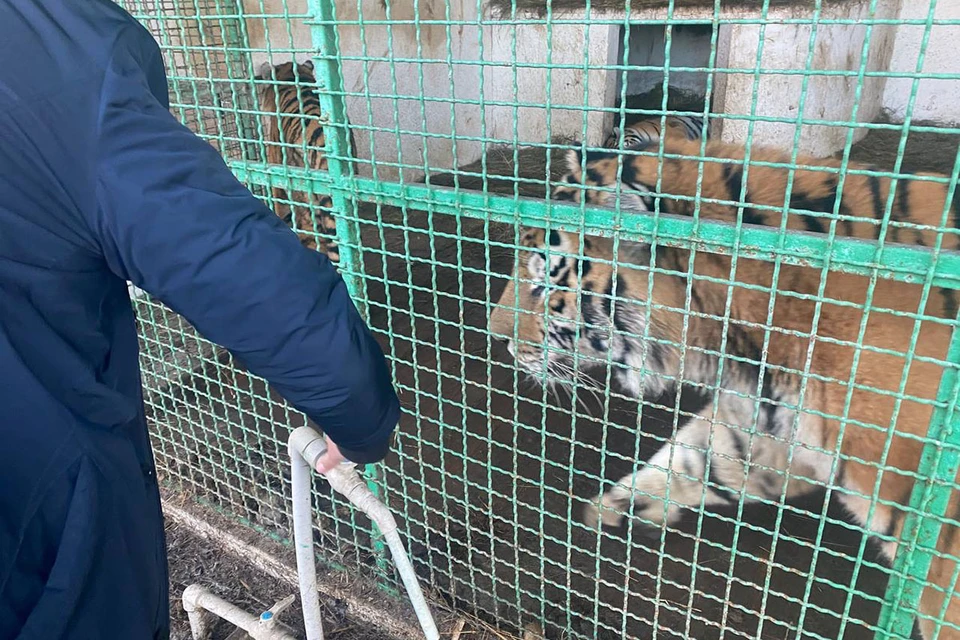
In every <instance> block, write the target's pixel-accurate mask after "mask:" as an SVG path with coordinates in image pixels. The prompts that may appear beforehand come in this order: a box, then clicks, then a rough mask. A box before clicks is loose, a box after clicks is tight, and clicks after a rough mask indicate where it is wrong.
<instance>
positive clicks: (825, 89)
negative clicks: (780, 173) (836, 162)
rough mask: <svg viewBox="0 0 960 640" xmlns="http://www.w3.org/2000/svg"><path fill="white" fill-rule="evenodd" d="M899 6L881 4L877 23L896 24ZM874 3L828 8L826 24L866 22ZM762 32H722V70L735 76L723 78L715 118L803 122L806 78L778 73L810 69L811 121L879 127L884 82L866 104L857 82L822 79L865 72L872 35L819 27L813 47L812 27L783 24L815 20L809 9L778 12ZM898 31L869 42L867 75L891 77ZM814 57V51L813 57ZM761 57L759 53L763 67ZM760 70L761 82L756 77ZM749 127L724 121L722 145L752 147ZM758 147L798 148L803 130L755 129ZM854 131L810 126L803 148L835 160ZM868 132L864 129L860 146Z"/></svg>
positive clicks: (784, 125) (853, 28)
mask: <svg viewBox="0 0 960 640" xmlns="http://www.w3.org/2000/svg"><path fill="white" fill-rule="evenodd" d="M899 2H900V0H880V1H879V2H878V3H877V13H876V17H877V18H893V17H896V15H897V11H898V10H899ZM868 5H869V2H865V1H864V2H848V3H843V4H839V5H828V6H826V7H824V9H823V12H822V14H821V17H822V18H824V19H831V18H833V19H842V20H846V19H850V20H862V19H863V18H865V17H866V16H867V13H868V8H869V7H868ZM770 13H771V15H770V19H772V20H773V21H774V22H772V23H770V24H767V25H766V26H765V28H764V29H763V30H762V36H763V49H762V51H761V50H760V43H761V27H760V25H755V24H733V25H728V26H726V27H725V28H722V29H721V32H720V42H719V50H718V66H723V67H727V68H729V69H734V70H736V71H734V72H732V73H729V74H722V75H719V77H718V91H717V96H716V99H715V100H714V105H713V107H714V111H715V112H717V113H723V114H729V115H734V116H768V117H775V118H778V119H782V120H787V121H789V120H796V119H797V118H798V116H799V115H800V114H799V110H800V102H801V96H803V95H804V93H803V85H804V75H803V74H786V73H777V71H780V70H784V71H791V70H797V69H805V68H807V67H806V61H807V58H808V57H810V65H809V69H810V73H808V74H807V75H806V84H807V86H806V98H805V100H804V102H803V114H802V116H803V119H804V120H808V119H809V120H825V121H831V122H840V123H844V122H872V121H874V120H876V119H877V117H878V116H879V115H880V110H881V105H882V102H881V98H882V96H883V92H884V87H885V83H886V79H885V78H877V77H867V78H864V80H863V90H862V93H861V95H860V99H859V101H857V100H855V98H856V87H857V83H858V80H859V79H858V78H857V77H856V76H851V75H845V76H837V75H834V76H830V75H825V74H820V75H817V72H818V71H827V72H829V71H854V72H859V70H860V67H861V58H862V55H863V50H864V39H865V37H866V34H867V28H866V26H864V25H863V24H818V25H817V29H816V34H815V39H814V41H813V44H812V46H811V30H812V28H813V27H812V25H810V24H789V23H787V24H784V23H777V22H776V20H777V19H781V18H783V19H789V18H809V17H810V10H809V8H802V9H801V8H797V9H791V8H777V9H776V10H771V12H770ZM895 35H896V29H895V28H894V27H889V26H882V25H875V26H874V27H873V30H872V33H871V34H870V41H869V45H868V48H867V62H866V67H865V71H874V70H880V69H886V68H887V66H888V65H889V64H890V57H891V55H892V52H893V43H894V37H895ZM811 50H812V51H811ZM758 52H760V57H759V65H758ZM758 68H759V69H760V73H759V77H758V76H757V74H756V70H757V69H758ZM748 127H749V121H748V120H745V119H740V120H733V119H724V120H723V126H722V137H723V139H724V140H727V141H729V142H742V141H745V140H746V137H747V132H748ZM753 130H754V140H756V141H757V142H761V143H763V144H768V145H772V146H777V147H780V148H784V149H791V148H793V142H794V138H795V135H796V130H797V125H795V124H794V123H792V122H756V123H755V124H754V129H753ZM848 133H849V127H847V126H842V125H811V124H803V125H802V127H801V130H800V141H799V147H800V151H801V152H802V153H809V154H813V155H817V156H826V155H831V154H833V153H835V152H836V151H838V150H839V149H842V148H843V146H844V144H845V143H846V139H847V135H848ZM866 133H867V131H866V130H865V129H857V130H855V134H854V141H857V140H859V139H860V138H862V137H863V136H864V135H866Z"/></svg>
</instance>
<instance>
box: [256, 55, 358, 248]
mask: <svg viewBox="0 0 960 640" xmlns="http://www.w3.org/2000/svg"><path fill="white" fill-rule="evenodd" d="M256 79H257V80H264V81H266V82H265V83H263V84H259V85H258V90H259V97H260V109H261V111H263V112H264V123H263V124H264V130H265V138H266V144H267V162H268V163H270V164H287V165H292V166H297V167H305V168H311V169H319V170H321V171H326V170H327V157H326V154H325V153H324V145H325V144H326V134H325V131H324V128H323V125H322V124H321V121H320V118H321V115H322V114H321V111H320V99H319V98H318V97H317V93H316V91H315V90H314V85H315V83H316V78H315V77H314V73H313V62H312V61H310V60H307V61H306V62H304V63H301V64H296V65H294V63H293V62H285V63H283V64H279V65H277V66H271V65H270V63H269V62H265V63H263V64H262V65H261V66H260V71H259V73H258V74H257V76H256ZM351 140H352V139H351ZM304 149H306V162H304ZM354 149H356V147H355V146H354ZM273 198H274V201H275V202H276V212H277V215H278V216H280V217H281V218H282V219H283V221H284V222H286V223H287V224H292V225H293V226H294V228H295V229H296V230H297V234H298V235H299V237H300V242H301V244H303V245H304V246H306V247H308V248H310V249H314V250H316V249H318V243H317V239H318V237H320V238H322V239H323V249H324V252H325V253H326V255H327V257H328V258H330V261H331V262H332V263H333V264H334V265H337V264H339V262H340V248H339V246H338V245H337V241H336V236H337V228H336V222H335V221H334V219H333V216H332V215H331V210H332V207H333V201H332V200H331V198H330V196H329V195H326V194H323V195H317V194H314V195H313V196H312V197H310V196H308V195H307V194H304V193H299V192H295V193H292V194H288V193H287V192H286V191H285V190H284V189H282V188H280V187H273ZM307 202H312V204H313V207H311V206H308V205H307V204H306V203H307ZM311 209H313V210H316V211H318V216H317V217H318V218H319V223H320V224H319V227H320V228H319V229H317V228H316V224H315V221H314V216H313V215H312V211H311Z"/></svg>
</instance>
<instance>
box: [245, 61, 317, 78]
mask: <svg viewBox="0 0 960 640" xmlns="http://www.w3.org/2000/svg"><path fill="white" fill-rule="evenodd" d="M254 79H255V80H271V81H276V82H297V81H299V82H302V83H306V84H313V83H314V82H316V77H315V76H314V72H313V60H309V59H308V60H307V61H305V62H301V63H299V64H297V65H294V64H293V61H292V60H291V61H290V62H284V63H282V64H278V65H276V66H274V65H272V64H270V63H269V62H264V63H263V64H261V65H260V69H259V70H258V71H257V75H256V76H254Z"/></svg>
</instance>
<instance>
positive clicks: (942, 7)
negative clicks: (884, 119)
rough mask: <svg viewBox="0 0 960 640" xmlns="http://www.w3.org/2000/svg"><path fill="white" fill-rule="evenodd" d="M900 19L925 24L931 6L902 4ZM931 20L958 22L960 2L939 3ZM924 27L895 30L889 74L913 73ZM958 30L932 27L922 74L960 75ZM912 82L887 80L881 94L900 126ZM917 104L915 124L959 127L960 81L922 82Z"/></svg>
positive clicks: (916, 1)
mask: <svg viewBox="0 0 960 640" xmlns="http://www.w3.org/2000/svg"><path fill="white" fill-rule="evenodd" d="M903 5H904V6H903V9H902V10H901V13H900V16H901V18H903V19H905V20H907V19H909V20H926V18H927V13H928V12H929V10H930V3H929V2H928V1H921V0H904V3H903ZM934 18H935V19H937V20H957V19H960V0H939V2H937V7H936V9H935V13H934ZM925 30H926V26H925V25H902V26H900V27H898V29H897V42H896V46H895V47H894V50H893V60H892V62H891V64H890V70H891V71H896V72H905V73H916V72H917V62H918V60H919V58H920V46H921V43H922V41H923V34H924V31H925ZM958 43H960V26H955V25H942V24H934V25H932V26H931V28H930V39H929V42H928V44H927V50H926V53H925V56H924V61H923V67H922V68H921V69H920V70H921V71H922V72H923V73H930V74H934V73H953V74H957V73H960V51H958V48H957V45H958ZM913 83H914V80H913V79H912V78H888V79H887V87H886V91H884V94H883V107H884V110H885V111H886V112H887V115H888V116H889V117H890V118H891V119H892V120H894V121H895V122H902V121H903V118H904V115H905V114H906V110H907V103H908V101H909V99H910V93H911V91H912V89H913ZM918 85H919V86H918V90H917V96H916V102H915V103H914V106H913V111H912V114H911V117H912V118H913V119H914V120H930V121H933V122H936V123H939V124H951V125H955V124H960V80H941V79H932V78H923V79H921V80H920V81H919V83H918Z"/></svg>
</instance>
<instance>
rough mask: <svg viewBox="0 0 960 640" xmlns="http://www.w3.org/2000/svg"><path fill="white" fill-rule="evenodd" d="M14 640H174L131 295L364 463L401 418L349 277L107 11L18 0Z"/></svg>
mask: <svg viewBox="0 0 960 640" xmlns="http://www.w3.org/2000/svg"><path fill="white" fill-rule="evenodd" d="M0 60H3V61H4V64H3V66H2V68H0V436H2V439H0V639H2V640H7V639H9V638H17V639H19V640H57V639H60V638H70V639H74V638H76V639H83V640H97V639H103V640H115V639H116V640H139V639H141V638H143V639H148V638H164V637H167V636H168V635H169V631H168V629H169V622H168V615H169V609H168V593H167V573H166V554H165V547H164V539H163V527H162V516H161V511H160V501H159V494H158V489H157V482H156V479H155V471H154V463H153V458H152V454H151V451H150V446H149V441H148V436H147V423H146V420H145V417H144V408H143V402H142V397H141V386H140V374H139V369H138V355H137V349H138V345H137V336H136V332H135V324H134V314H133V311H132V307H131V303H130V300H129V296H128V293H127V284H126V281H128V280H129V281H131V282H133V283H134V284H135V285H137V286H138V287H140V288H141V289H143V290H145V291H147V292H149V293H151V294H152V295H154V296H155V297H156V298H158V299H159V300H162V301H163V302H164V303H166V304H167V305H168V306H169V307H171V308H172V309H173V310H175V311H177V312H179V313H181V314H182V315H183V316H184V317H185V318H187V319H188V320H189V321H190V322H191V323H193V324H194V325H195V326H196V327H197V329H198V330H199V331H200V332H201V333H203V334H204V335H205V336H206V337H207V338H209V339H210V340H212V341H214V342H216V343H218V344H220V345H223V346H224V347H226V348H227V349H229V350H230V351H231V352H232V353H233V354H234V355H235V356H236V357H237V358H238V359H239V360H240V361H241V362H242V363H243V364H244V365H245V366H247V367H248V368H249V369H250V370H251V371H252V372H254V373H256V374H258V375H260V376H263V377H264V378H265V379H267V380H268V381H269V382H270V383H271V384H272V385H273V386H274V388H275V389H276V390H277V391H278V392H279V393H280V394H281V395H283V396H284V397H285V398H286V399H287V400H288V401H289V402H290V403H291V404H292V405H293V406H295V407H297V408H298V409H300V410H301V411H303V412H304V413H305V414H307V416H309V417H310V418H311V419H312V420H314V421H315V422H316V423H317V424H318V425H320V426H321V427H322V428H323V429H324V430H325V432H326V434H327V436H328V438H329V439H330V440H332V441H333V442H335V443H336V444H337V445H339V452H338V451H337V450H336V448H332V449H331V451H330V452H329V455H328V456H327V457H326V458H325V459H324V460H321V461H320V466H323V467H324V468H329V466H330V465H332V464H336V463H338V462H339V461H340V460H341V459H342V456H343V455H345V456H346V457H347V458H349V459H350V460H352V461H354V462H357V463H367V462H373V461H377V460H380V459H382V458H383V457H384V456H385V455H386V453H387V451H388V448H389V440H390V437H391V435H392V433H393V431H394V429H395V427H396V424H397V421H398V418H399V402H398V399H397V396H396V394H395V392H394V389H393V386H392V383H391V380H390V375H389V371H388V368H387V366H386V362H385V359H384V356H383V352H382V351H381V349H380V347H379V346H378V344H377V342H376V341H375V340H374V339H373V337H372V336H371V334H370V333H369V331H368V329H367V327H366V326H365V324H364V323H363V321H362V319H361V318H360V316H359V314H358V313H357V311H356V310H355V308H354V306H353V304H352V303H351V300H350V298H349V297H348V295H347V292H346V290H345V287H344V283H343V281H342V280H341V278H340V277H339V276H338V274H337V273H336V271H335V270H334V268H333V267H332V265H331V264H330V262H329V261H328V260H327V258H326V257H324V256H323V255H321V254H319V253H316V252H313V251H310V250H308V249H305V248H303V247H302V246H301V245H300V243H299V241H298V239H297V237H296V236H295V234H294V233H293V232H292V231H291V230H290V229H289V228H287V227H286V226H285V225H284V224H283V223H282V222H281V221H280V220H279V218H278V217H277V216H276V215H274V214H273V213H272V212H271V211H270V210H269V209H267V208H266V207H265V206H264V205H263V204H262V203H261V202H260V201H259V200H257V199H256V198H255V197H254V196H253V195H252V194H251V193H250V192H249V191H248V190H247V189H245V188H244V187H243V186H242V185H241V184H240V183H239V182H238V181H237V180H236V179H235V178H234V176H233V175H232V174H231V172H230V171H229V170H228V168H227V167H226V165H225V164H224V162H223V160H222V159H221V157H220V156H219V155H218V154H217V152H216V151H215V150H214V149H213V147H211V146H210V145H209V144H207V143H206V142H204V141H203V140H201V139H199V138H197V137H196V136H194V135H193V134H192V133H191V132H190V131H189V130H188V129H186V128H185V127H183V126H182V125H181V124H179V123H178V122H177V121H176V119H175V118H174V117H173V116H171V114H170V113H169V111H168V97H167V82H166V77H165V74H164V67H163V61H162V57H161V52H160V50H159V48H158V46H157V44H156V43H155V41H154V40H153V38H152V37H151V36H150V34H149V33H148V32H147V31H146V30H145V29H144V28H143V27H141V26H140V25H139V24H138V23H137V22H136V21H135V20H133V19H132V18H131V17H130V16H129V15H128V14H127V13H125V12H124V11H123V10H122V9H120V8H119V7H118V6H117V5H115V4H112V3H111V2H109V1H108V0H4V2H2V3H0Z"/></svg>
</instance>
